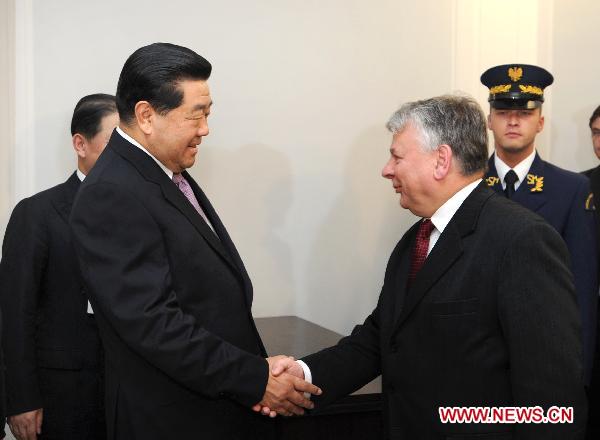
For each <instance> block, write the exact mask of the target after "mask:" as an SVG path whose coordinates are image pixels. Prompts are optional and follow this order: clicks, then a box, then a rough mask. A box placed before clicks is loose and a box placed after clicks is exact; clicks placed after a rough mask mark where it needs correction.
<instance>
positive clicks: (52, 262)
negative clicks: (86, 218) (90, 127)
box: [0, 173, 104, 438]
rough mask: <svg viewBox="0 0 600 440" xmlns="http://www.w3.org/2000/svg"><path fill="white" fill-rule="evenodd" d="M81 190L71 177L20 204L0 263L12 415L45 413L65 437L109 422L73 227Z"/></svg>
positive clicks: (49, 427) (47, 424) (52, 429)
mask: <svg viewBox="0 0 600 440" xmlns="http://www.w3.org/2000/svg"><path fill="white" fill-rule="evenodd" d="M79 186H80V181H79V179H78V177H77V174H76V173H73V174H72V175H71V176H70V177H69V179H68V180H67V181H66V182H64V183H62V184H60V185H57V186H55V187H53V188H50V189H48V190H46V191H42V192H40V193H38V194H36V195H34V196H32V197H29V198H26V199H24V200H22V201H21V202H19V203H18V204H17V206H16V207H15V208H14V210H13V212H12V215H11V217H10V221H9V223H8V226H7V228H6V234H5V236H4V242H3V246H2V262H1V263H0V306H1V308H2V311H3V316H4V331H3V340H2V344H3V348H4V352H5V358H6V385H7V412H8V415H13V414H19V413H22V412H25V411H31V410H34V409H37V408H42V407H44V419H43V426H42V429H43V431H44V432H45V433H47V434H53V435H58V436H60V437H61V438H95V437H94V436H93V435H92V434H90V436H88V435H87V434H82V432H90V431H91V430H98V429H99V428H97V426H98V424H99V426H102V425H103V424H104V418H103V409H102V408H101V406H100V405H101V402H102V396H101V391H102V390H101V387H102V385H101V383H99V379H98V375H99V374H100V373H101V372H100V369H101V366H102V348H101V344H100V338H99V336H98V329H97V327H96V324H95V322H94V320H93V318H92V317H90V316H89V315H88V314H87V298H86V296H85V292H84V289H83V280H82V279H81V274H80V272H79V267H78V262H77V258H76V255H75V251H74V249H73V245H72V242H71V233H70V230H69V224H68V219H69V214H70V211H71V205H72V203H73V200H74V199H75V194H76V193H77V190H78V188H79ZM84 370H85V371H86V373H82V371H84ZM90 372H92V373H90ZM95 373H98V374H95ZM67 433H70V434H67ZM98 435H99V436H101V435H102V433H101V432H100V433H98Z"/></svg>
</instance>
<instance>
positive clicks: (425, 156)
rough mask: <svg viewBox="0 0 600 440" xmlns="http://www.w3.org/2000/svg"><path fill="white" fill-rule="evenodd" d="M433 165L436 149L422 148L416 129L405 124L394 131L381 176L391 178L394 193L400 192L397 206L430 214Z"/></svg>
mask: <svg viewBox="0 0 600 440" xmlns="http://www.w3.org/2000/svg"><path fill="white" fill-rule="evenodd" d="M435 164H436V155H435V152H425V151H424V150H423V148H422V147H421V138H420V136H419V131H418V130H417V129H416V128H414V127H412V126H411V125H407V126H406V127H405V128H404V129H403V130H402V131H400V132H399V133H395V134H394V137H393V139H392V145H391V147H390V159H389V160H388V162H387V163H386V164H385V166H384V167H383V170H382V171H381V175H382V176H383V177H385V178H386V179H390V180H391V181H392V185H393V187H394V189H395V190H396V193H398V194H400V206H402V207H403V208H405V209H408V210H410V211H411V212H412V213H413V214H415V215H418V216H421V217H429V216H430V215H431V213H430V211H431V209H430V206H429V205H430V203H429V201H430V200H431V198H430V192H431V188H432V184H433V183H434V179H433V173H434V170H435Z"/></svg>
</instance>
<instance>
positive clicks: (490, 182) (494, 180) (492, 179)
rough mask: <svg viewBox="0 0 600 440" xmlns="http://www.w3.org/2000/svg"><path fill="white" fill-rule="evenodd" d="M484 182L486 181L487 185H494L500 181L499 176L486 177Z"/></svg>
mask: <svg viewBox="0 0 600 440" xmlns="http://www.w3.org/2000/svg"><path fill="white" fill-rule="evenodd" d="M485 183H487V186H494V185H497V184H499V183H500V178H499V177H496V176H490V177H486V179H485Z"/></svg>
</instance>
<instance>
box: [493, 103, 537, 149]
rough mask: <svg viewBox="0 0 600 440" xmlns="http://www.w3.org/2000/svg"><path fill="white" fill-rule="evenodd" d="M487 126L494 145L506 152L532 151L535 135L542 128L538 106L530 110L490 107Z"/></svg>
mask: <svg viewBox="0 0 600 440" xmlns="http://www.w3.org/2000/svg"><path fill="white" fill-rule="evenodd" d="M488 128H489V129H490V130H492V132H493V134H494V142H495V146H496V148H497V149H498V148H499V149H502V150H504V151H505V152H507V153H511V152H512V153H516V152H524V151H533V148H534V141H535V136H536V135H537V134H538V133H539V132H541V131H542V129H543V128H544V117H543V116H542V114H541V110H540V109H539V108H535V109H531V110H504V109H495V108H492V109H490V114H489V116H488Z"/></svg>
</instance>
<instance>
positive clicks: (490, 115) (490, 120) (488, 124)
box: [487, 110, 492, 130]
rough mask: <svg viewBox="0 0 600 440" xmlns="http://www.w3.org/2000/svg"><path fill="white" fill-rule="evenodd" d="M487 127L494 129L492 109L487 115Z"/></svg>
mask: <svg viewBox="0 0 600 440" xmlns="http://www.w3.org/2000/svg"><path fill="white" fill-rule="evenodd" d="M487 128H488V130H491V129H492V111H491V110H490V113H488V116H487Z"/></svg>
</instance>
